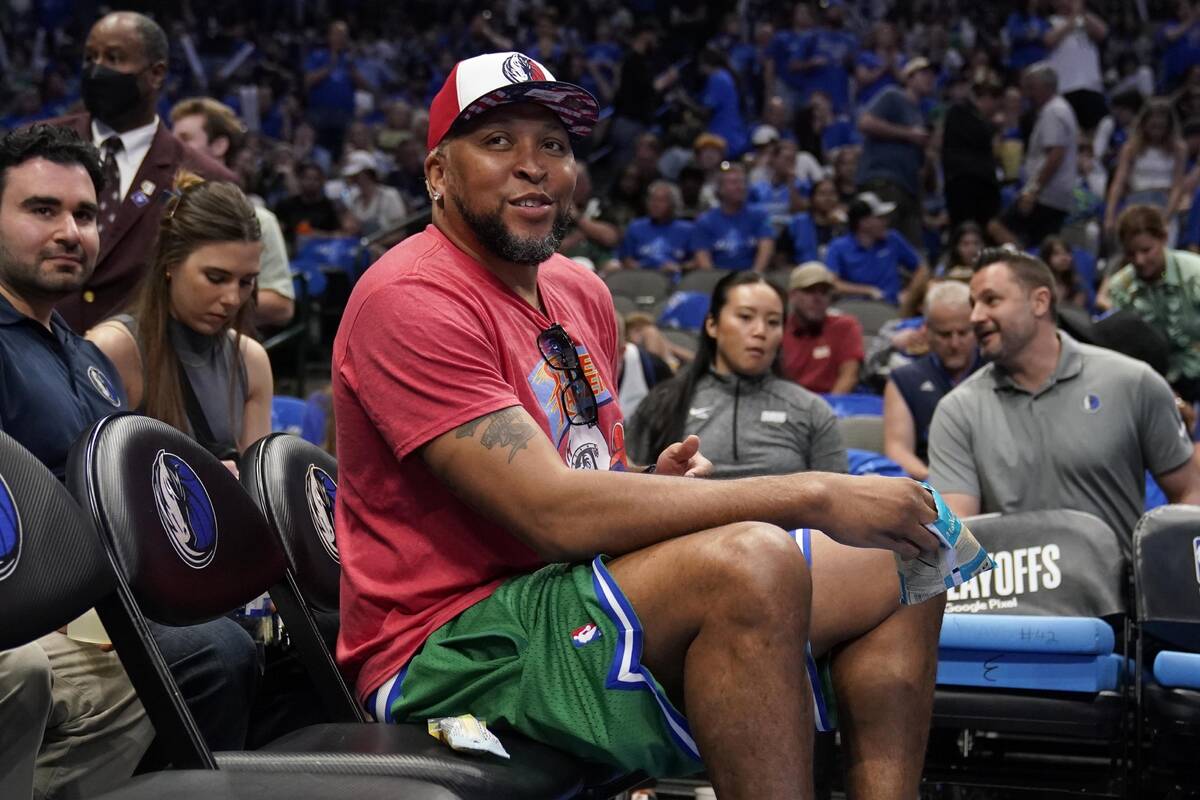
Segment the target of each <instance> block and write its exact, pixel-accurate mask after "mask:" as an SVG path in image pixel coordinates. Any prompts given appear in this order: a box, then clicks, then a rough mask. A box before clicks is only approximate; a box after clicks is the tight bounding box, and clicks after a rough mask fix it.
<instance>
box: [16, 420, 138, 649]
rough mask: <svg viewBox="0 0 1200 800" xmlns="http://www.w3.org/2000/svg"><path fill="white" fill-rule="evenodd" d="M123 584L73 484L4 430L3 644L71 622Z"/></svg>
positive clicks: (28, 638) (29, 638) (27, 639)
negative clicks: (118, 582) (64, 481)
mask: <svg viewBox="0 0 1200 800" xmlns="http://www.w3.org/2000/svg"><path fill="white" fill-rule="evenodd" d="M115 585H116V584H115V579H114V575H113V570H112V563H111V562H110V561H109V559H108V554H107V553H105V552H104V545H103V544H102V543H101V542H100V539H99V538H98V537H97V536H96V533H95V531H94V530H93V529H92V526H91V523H89V522H88V519H87V515H85V514H84V513H83V511H82V510H81V509H80V508H79V506H78V504H76V502H75V501H74V499H72V498H71V495H70V493H68V492H67V489H66V487H65V486H63V485H62V484H61V483H59V482H58V480H57V479H56V478H55V477H54V475H53V474H52V473H51V472H50V470H48V469H46V467H45V465H43V464H42V462H40V461H38V460H37V458H35V457H34V456H33V454H32V453H30V452H29V451H28V450H26V449H25V448H24V447H22V446H21V445H19V444H17V442H16V440H15V439H13V438H12V437H11V436H8V435H7V434H5V433H3V432H0V650H7V649H9V648H12V647H18V646H20V645H23V644H26V643H28V642H31V641H33V640H34V639H36V638H38V637H39V636H44V635H46V634H47V633H50V632H51V631H53V630H55V629H57V628H59V627H61V626H63V625H65V624H66V623H67V622H69V621H70V620H72V619H74V618H75V617H77V616H79V615H80V614H82V613H83V612H84V611H87V610H88V609H89V608H92V607H93V606H95V605H96V604H97V603H98V602H99V601H100V600H101V598H103V597H106V596H108V595H110V594H112V591H113V588H114V586H115Z"/></svg>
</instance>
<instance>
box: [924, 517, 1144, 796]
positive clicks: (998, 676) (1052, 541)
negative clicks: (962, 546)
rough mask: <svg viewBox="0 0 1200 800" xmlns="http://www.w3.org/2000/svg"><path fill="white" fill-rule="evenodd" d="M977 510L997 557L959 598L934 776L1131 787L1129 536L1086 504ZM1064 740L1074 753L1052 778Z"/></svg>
mask: <svg viewBox="0 0 1200 800" xmlns="http://www.w3.org/2000/svg"><path fill="white" fill-rule="evenodd" d="M966 523H967V525H968V527H970V529H971V530H972V531H973V532H974V533H975V536H976V538H978V539H979V541H980V543H981V544H983V546H984V547H985V548H987V550H988V552H989V553H990V554H991V556H992V559H993V561H994V562H995V565H996V567H995V569H994V570H992V571H990V572H985V573H981V575H980V576H978V577H977V578H976V579H975V581H974V582H972V583H971V584H968V585H965V586H962V587H959V588H957V589H955V590H952V591H951V592H950V594H949V596H948V598H947V615H946V618H945V620H944V622H943V629H942V638H941V642H940V645H941V646H940V648H939V665H938V686H937V691H936V695H935V701H934V726H935V728H936V729H940V733H938V732H936V731H935V736H934V738H933V741H934V746H933V748H932V750H931V755H930V760H929V769H928V770H927V780H931V781H939V780H940V781H946V782H951V783H961V784H970V785H978V786H990V787H996V788H1006V789H1015V788H1016V787H1039V788H1042V789H1046V790H1055V789H1058V788H1061V785H1060V783H1059V778H1061V779H1062V780H1063V781H1065V785H1068V786H1074V787H1076V788H1079V789H1082V790H1085V791H1090V792H1107V791H1112V790H1114V788H1119V787H1120V786H1122V785H1123V783H1124V771H1123V770H1124V766H1125V764H1126V754H1125V752H1124V748H1125V745H1126V741H1127V739H1128V736H1127V734H1128V731H1127V730H1126V727H1127V725H1126V719H1127V714H1126V711H1127V709H1128V707H1129V699H1128V692H1127V691H1126V689H1125V687H1126V685H1127V680H1126V676H1127V674H1128V672H1129V669H1128V667H1127V666H1126V664H1127V661H1126V659H1125V657H1124V655H1123V654H1122V653H1120V652H1115V651H1116V649H1117V647H1116V645H1117V642H1118V641H1121V642H1122V643H1123V641H1124V638H1123V637H1122V638H1120V639H1118V637H1117V636H1116V635H1115V633H1114V626H1115V630H1116V631H1120V632H1122V633H1123V632H1124V626H1125V608H1126V602H1125V598H1124V589H1125V585H1126V569H1127V568H1126V565H1127V563H1128V562H1127V558H1126V556H1125V553H1126V552H1127V549H1128V548H1127V546H1126V545H1125V544H1124V543H1122V542H1121V541H1120V539H1119V538H1118V536H1117V534H1116V533H1114V532H1113V531H1112V529H1111V528H1109V527H1108V525H1107V524H1105V523H1104V522H1103V521H1102V520H1100V519H1099V518H1097V517H1095V516H1093V515H1091V514H1085V513H1083V512H1079V511H1069V510H1051V511H1033V512H1023V513H1019V514H1007V515H1000V514H988V515H984V516H979V517H973V518H971V519H969V520H966ZM1122 649H1123V648H1122ZM981 732H982V733H985V734H986V735H979V734H980V733H981ZM964 743H965V744H964ZM964 748H965V749H966V751H967V753H966V755H965V756H964V755H963V753H962V750H963V749H964ZM1055 753H1058V754H1059V755H1060V756H1066V755H1070V759H1066V758H1063V759H1062V763H1061V764H1060V766H1059V767H1058V768H1056V772H1060V773H1061V774H1060V775H1058V774H1056V775H1055V776H1054V778H1053V779H1052V780H1049V781H1047V780H1046V774H1045V773H1046V770H1045V769H1044V767H1045V759H1046V758H1047V757H1052V756H1053V754H1055Z"/></svg>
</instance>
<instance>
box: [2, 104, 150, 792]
mask: <svg viewBox="0 0 1200 800" xmlns="http://www.w3.org/2000/svg"><path fill="white" fill-rule="evenodd" d="M101 183H103V178H102V173H101V167H100V161H99V157H98V155H97V154H96V151H95V149H94V148H92V147H90V146H88V145H85V144H84V143H83V142H82V141H81V140H80V139H79V138H78V136H76V134H75V133H74V132H72V131H68V130H66V129H64V128H50V127H47V126H44V125H35V126H34V127H33V128H30V129H28V130H27V131H21V132H18V133H13V134H9V135H8V136H6V137H5V138H4V139H3V140H0V429H2V430H4V431H5V432H6V433H8V434H9V435H11V436H13V437H15V438H16V439H17V440H18V441H19V442H21V443H22V444H23V445H25V446H26V447H27V448H28V449H29V450H31V451H32V452H33V454H34V455H35V456H37V457H38V458H39V459H41V460H42V461H43V463H45V464H46V465H47V466H48V467H50V469H51V470H53V471H54V473H55V474H56V475H57V476H58V477H59V478H62V477H63V473H64V471H65V465H66V457H67V450H68V449H69V448H70V446H71V444H72V442H74V440H75V438H76V436H78V434H79V433H80V432H81V431H82V430H83V429H84V428H86V427H87V425H88V424H89V423H90V422H92V420H94V419H96V418H98V417H101V416H103V415H105V414H109V413H112V412H113V411H116V410H118V409H120V408H122V407H123V406H124V404H125V393H124V392H123V391H122V390H121V388H120V382H119V381H118V380H117V378H116V374H117V373H116V371H115V370H114V369H113V366H112V364H111V363H109V361H108V359H107V358H105V357H104V355H103V354H102V353H101V352H100V351H99V350H98V349H97V348H96V346H95V345H93V344H92V343H91V342H87V341H85V340H83V339H82V338H80V337H79V336H76V335H75V334H74V333H72V332H71V330H70V328H68V327H67V325H66V324H65V323H64V322H63V320H62V317H60V316H59V315H58V314H57V313H55V312H54V310H53V309H54V303H55V302H56V301H57V300H58V299H60V298H61V297H62V296H63V295H64V294H68V293H70V292H72V291H76V290H77V289H78V288H79V287H80V286H81V285H82V284H83V283H84V282H85V281H86V280H87V279H88V277H90V276H91V273H92V270H93V269H94V268H95V266H96V256H97V254H98V253H99V250H100V233H99V230H98V229H97V226H96V217H97V215H98V213H99V205H98V203H97V201H96V192H97V187H98V185H99V184H101ZM0 731H3V732H4V733H3V739H4V746H3V747H2V748H0V796H3V797H6V798H8V797H17V798H28V797H31V796H33V795H34V794H35V793H36V794H37V795H38V796H58V795H59V794H69V795H71V796H80V797H84V796H91V795H92V794H94V793H97V792H102V791H105V790H106V789H108V788H110V787H112V786H113V785H115V784H117V783H120V782H122V781H124V780H125V779H127V778H128V777H129V776H130V775H131V774H132V773H133V770H134V767H136V766H137V763H138V760H139V759H140V758H141V756H142V754H143V753H144V752H145V750H146V748H147V747H148V746H149V744H150V740H151V738H152V737H153V735H154V731H153V728H152V726H151V725H150V722H149V720H148V719H147V718H146V713H145V711H144V710H143V709H142V705H141V703H140V702H138V699H137V696H136V694H135V693H134V691H133V687H132V686H131V685H130V683H129V678H128V676H126V674H125V671H124V669H122V668H121V662H120V660H119V659H118V658H117V655H116V654H115V653H113V652H111V648H109V650H108V652H105V651H104V650H102V649H101V648H99V647H97V646H95V645H91V644H84V643H81V642H76V641H74V640H72V639H70V638H68V637H67V636H66V635H65V634H64V633H60V632H55V633H51V634H47V635H46V636H43V637H42V638H40V639H38V640H37V641H36V642H32V643H30V644H27V645H24V646H22V647H18V648H16V649H13V650H6V651H3V652H0Z"/></svg>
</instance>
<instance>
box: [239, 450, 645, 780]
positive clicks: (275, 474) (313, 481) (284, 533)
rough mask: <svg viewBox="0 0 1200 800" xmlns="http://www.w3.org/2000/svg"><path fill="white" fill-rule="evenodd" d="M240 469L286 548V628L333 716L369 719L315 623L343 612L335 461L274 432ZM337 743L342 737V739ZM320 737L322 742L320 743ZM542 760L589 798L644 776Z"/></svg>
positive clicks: (506, 738) (548, 755)
mask: <svg viewBox="0 0 1200 800" xmlns="http://www.w3.org/2000/svg"><path fill="white" fill-rule="evenodd" d="M240 473H241V480H242V485H243V486H244V487H245V489H246V491H247V493H248V494H249V495H250V497H251V498H253V500H254V502H255V504H256V505H257V506H258V507H259V509H261V511H262V513H263V515H264V516H265V517H266V519H267V522H268V525H269V527H270V528H271V530H272V531H273V532H274V534H275V535H276V536H277V537H278V538H279V541H280V542H281V543H282V545H283V549H284V552H285V553H286V554H287V558H288V564H289V574H288V575H287V577H286V579H285V580H284V581H282V582H281V583H279V584H277V585H276V587H275V588H273V589H272V590H271V598H272V600H273V601H274V603H275V606H276V608H277V609H278V610H279V613H280V616H281V617H282V618H283V621H284V624H285V625H286V626H287V631H288V636H289V638H290V639H291V641H292V643H293V644H294V645H295V647H296V649H297V651H298V652H299V655H300V659H301V661H302V662H304V664H305V666H306V668H307V669H308V672H309V675H310V677H311V678H312V680H313V682H314V683H315V684H316V685H317V691H318V693H319V694H320V696H321V699H322V702H323V703H324V704H325V707H326V710H327V712H328V714H329V716H330V719H333V720H343V721H362V720H365V719H366V718H367V717H366V714H365V713H364V710H363V709H362V707H361V706H360V705H359V704H358V703H357V702H356V701H355V700H354V697H353V694H352V693H351V691H350V690H349V689H348V688H347V686H346V684H345V682H344V681H343V679H342V676H341V674H340V673H339V672H338V670H337V668H336V665H335V664H334V661H333V657H332V655H331V654H330V652H329V649H328V647H327V646H326V642H325V639H324V638H323V637H322V635H321V631H320V630H319V629H318V627H317V625H316V624H315V621H314V615H315V614H317V613H325V614H331V613H336V612H337V610H338V600H339V584H340V581H341V562H340V561H339V559H338V551H337V541H336V539H335V537H334V526H333V512H334V506H335V503H336V496H337V461H335V460H334V458H333V456H331V455H329V453H327V452H325V451H324V450H322V449H321V448H319V447H317V446H315V445H313V444H311V443H309V442H306V441H305V440H303V439H301V438H299V437H297V436H291V435H289V434H284V433H273V434H270V435H268V436H266V437H264V438H262V439H260V440H259V441H258V442H256V443H255V444H253V445H252V446H251V447H250V448H248V449H247V450H246V452H245V453H244V454H243V455H242V459H241V464H240ZM316 727H317V728H321V726H316ZM370 727H371V728H373V729H375V728H397V729H400V730H402V731H403V730H405V729H407V730H408V731H409V732H410V733H411V735H404V734H402V735H400V737H399V738H398V741H401V742H404V743H405V745H409V744H412V745H419V749H420V751H421V752H422V753H425V754H426V755H427V756H428V757H430V758H444V759H446V760H447V761H448V762H449V763H452V764H453V763H458V762H459V761H460V759H458V758H457V757H455V756H453V754H450V753H447V752H445V750H444V749H438V748H437V747H436V746H435V745H433V744H430V743H431V742H432V741H433V740H432V739H430V738H429V736H428V734H427V733H426V732H425V730H424V727H423V726H421V725H418V724H401V725H376V724H373V725H370ZM342 728H344V726H338V725H330V726H325V727H324V728H323V730H325V731H327V735H328V736H331V737H336V736H339V735H341V734H340V731H341V729H342ZM498 733H499V734H500V736H501V739H502V741H503V742H504V744H505V746H506V747H508V746H509V744H510V743H512V742H526V741H527V740H525V737H523V736H521V735H520V734H517V733H515V732H513V731H511V730H503V729H500V730H499V731H498ZM393 735H395V734H393ZM284 738H285V739H287V737H284ZM332 741H333V742H334V743H336V739H334V740H332ZM320 743H321V740H318V741H317V742H316V744H320ZM539 758H541V759H548V760H547V761H541V762H538V763H531V764H529V765H527V766H528V768H529V769H533V770H540V769H546V768H547V767H551V768H552V769H551V771H552V772H560V771H561V772H566V773H573V774H575V775H577V776H579V777H581V778H582V781H583V784H584V786H583V787H582V792H583V794H582V796H584V797H595V798H604V797H611V796H612V795H613V794H616V793H618V792H620V791H623V790H624V789H626V788H630V787H632V786H635V785H637V784H638V783H641V782H643V781H644V776H625V775H620V774H618V773H616V772H615V771H614V770H613V768H612V767H609V766H604V765H595V764H587V763H582V762H577V761H574V760H573V759H572V758H571V757H568V756H566V755H564V754H562V753H559V752H557V751H554V750H549V749H548V748H546V749H545V752H542V753H541V754H540V755H539ZM489 796H495V795H489ZM527 796H532V795H527Z"/></svg>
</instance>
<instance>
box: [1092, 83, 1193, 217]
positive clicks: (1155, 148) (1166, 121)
mask: <svg viewBox="0 0 1200 800" xmlns="http://www.w3.org/2000/svg"><path fill="white" fill-rule="evenodd" d="M1186 165H1187V144H1186V143H1185V142H1184V140H1183V133H1182V129H1181V128H1180V125H1179V120H1178V118H1177V117H1176V116H1175V112H1174V111H1173V110H1172V109H1171V104H1170V103H1169V102H1167V101H1166V100H1163V99H1162V98H1155V99H1154V100H1151V101H1150V102H1148V103H1147V104H1146V107H1145V108H1144V109H1143V110H1142V113H1141V115H1140V116H1138V119H1137V123H1136V124H1135V125H1134V130H1133V135H1131V136H1130V137H1129V141H1127V142H1126V143H1125V145H1124V146H1123V147H1122V148H1121V153H1120V155H1119V156H1118V158H1117V168H1116V172H1115V173H1114V174H1113V178H1112V181H1111V182H1110V183H1109V188H1108V202H1107V205H1106V208H1105V214H1104V230H1105V231H1106V232H1108V233H1109V234H1112V233H1113V232H1115V231H1116V221H1117V215H1118V214H1119V213H1120V212H1121V209H1122V208H1124V207H1125V206H1131V205H1136V204H1150V205H1154V206H1158V207H1159V208H1160V209H1163V215H1164V217H1165V218H1166V219H1167V220H1170V219H1171V218H1172V217H1173V216H1174V215H1175V212H1176V211H1178V210H1179V205H1180V202H1181V201H1182V200H1183V192H1182V187H1183V178H1184V172H1185V170H1186Z"/></svg>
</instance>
